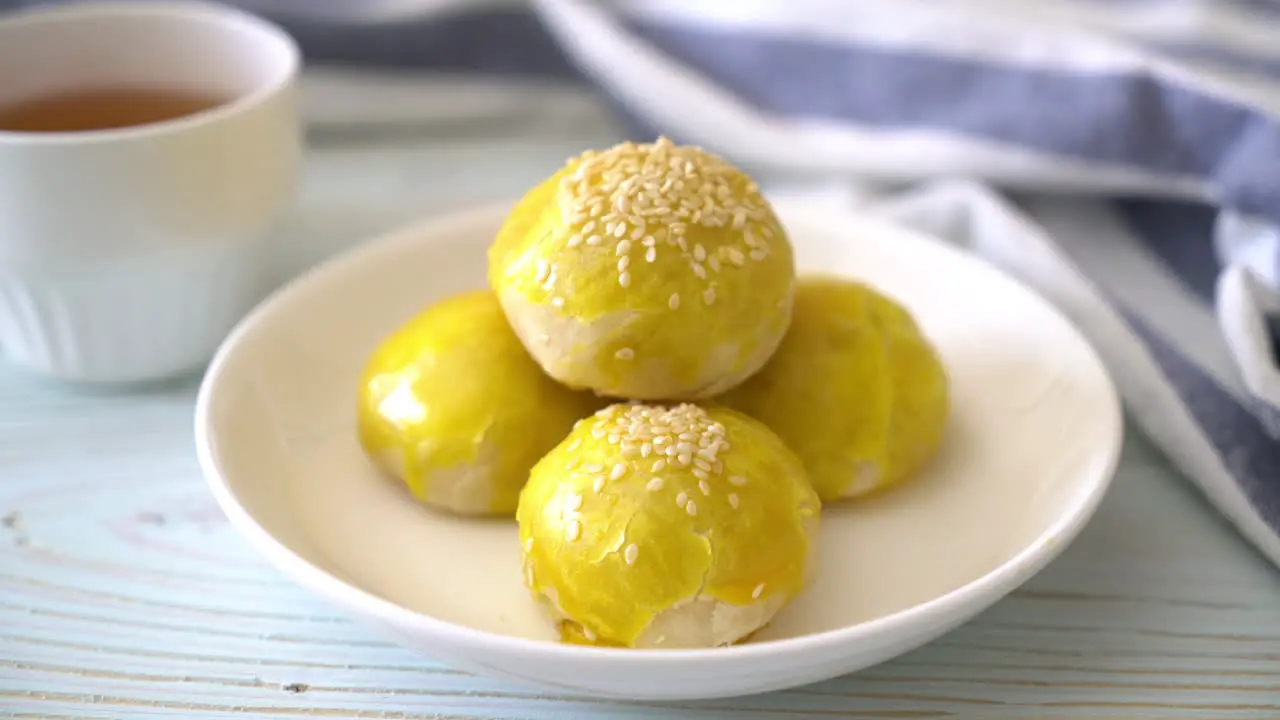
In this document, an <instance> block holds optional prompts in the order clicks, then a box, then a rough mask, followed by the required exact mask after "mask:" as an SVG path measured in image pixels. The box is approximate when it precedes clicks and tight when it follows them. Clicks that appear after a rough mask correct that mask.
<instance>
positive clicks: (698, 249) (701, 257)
mask: <svg viewBox="0 0 1280 720" xmlns="http://www.w3.org/2000/svg"><path fill="white" fill-rule="evenodd" d="M693 259H694V260H697V261H698V262H703V261H705V260H706V259H707V249H706V248H704V247H702V244H701V243H699V244H697V245H694V246H693Z"/></svg>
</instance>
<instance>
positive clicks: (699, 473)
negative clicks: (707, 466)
mask: <svg viewBox="0 0 1280 720" xmlns="http://www.w3.org/2000/svg"><path fill="white" fill-rule="evenodd" d="M693 476H694V477H696V478H698V479H699V480H706V479H707V478H709V477H711V475H710V474H708V473H707V471H706V470H703V469H702V468H694V469H693Z"/></svg>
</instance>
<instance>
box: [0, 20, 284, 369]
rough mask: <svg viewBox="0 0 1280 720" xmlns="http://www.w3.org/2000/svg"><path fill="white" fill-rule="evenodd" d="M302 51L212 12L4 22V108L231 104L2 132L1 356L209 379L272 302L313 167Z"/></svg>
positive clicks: (0, 86) (0, 73)
mask: <svg viewBox="0 0 1280 720" xmlns="http://www.w3.org/2000/svg"><path fill="white" fill-rule="evenodd" d="M300 64H301V62H300V57H299V52H298V49H297V46H296V45H295V43H294V42H293V40H292V39H291V38H290V37H289V36H288V35H287V34H286V33H285V32H283V31H282V30H281V29H279V28H278V27H276V26H275V25H273V24H271V23H269V22H267V21H265V20H262V19H259V18H257V17H255V16H253V15H250V14H248V13H245V12H242V11H239V10H235V9H232V8H229V7H224V6H220V5H216V4H210V3H204V2H167V1H161V2H156V1H151V2H131V3H116V2H105V3H103V2H94V3H84V4H74V5H64V6H59V7H57V8H55V9H46V10H38V11H29V12H21V13H17V14H14V15H7V16H0V108H3V107H5V106H7V105H9V104H10V103H14V104H17V103H22V102H25V101H30V100H31V99H35V98H40V97H43V96H46V95H49V94H57V93H62V92H67V91H83V90H108V89H126V90H129V89H132V90H139V89H146V90H173V91H181V92H184V93H198V94H203V95H208V96H213V97H217V98H219V99H221V100H222V104H220V105H216V106H214V107H212V108H210V109H207V110H204V111H200V112H196V113H194V114H190V115H187V116H184V117H181V118H178V119H174V120H169V121H163V122H158V123H153V124H146V125H134V126H130V127H123V128H118V129H107V130H91V131H84V132H6V131H4V130H2V129H0V348H2V349H3V351H4V354H5V355H7V356H8V357H9V359H11V360H12V361H14V362H16V363H18V364H19V365H23V366H26V367H28V368H31V369H33V370H36V371H38V372H41V373H43V374H46V375H50V376H54V377H58V378H63V379H67V380H74V381H85V382H104V383H130V382H139V381H148V380H157V379H162V378H166V377H172V376H177V375H182V374H185V373H187V372H191V371H194V370H197V369H199V368H200V367H201V366H202V365H203V364H204V363H205V362H207V361H208V359H209V358H210V357H211V356H212V355H213V352H214V350H215V349H216V348H217V345H218V344H219V343H220V342H221V341H222V339H223V338H224V337H225V335H226V334H227V333H228V332H229V331H230V329H231V328H232V327H233V325H234V324H235V323H236V322H237V321H238V320H239V319H240V318H241V317H242V316H243V315H244V314H245V313H246V312H247V311H248V310H249V309H250V308H251V307H252V306H253V305H254V304H256V303H257V302H258V301H259V300H261V299H262V297H263V296H264V295H265V293H266V292H267V291H268V290H269V284H270V282H271V277H270V273H271V264H270V257H269V233H270V230H271V229H272V228H273V226H274V225H275V224H276V222H277V221H278V220H279V219H280V217H281V216H282V214H283V211H284V210H285V209H287V208H288V207H289V205H290V204H291V202H292V198H293V194H294V190H295V186H296V182H297V176H298V173H299V165H300V159H301V155H302V132H301V123H300V118H299V110H298V99H297V89H296V86H297V75H298V71H299V66H300Z"/></svg>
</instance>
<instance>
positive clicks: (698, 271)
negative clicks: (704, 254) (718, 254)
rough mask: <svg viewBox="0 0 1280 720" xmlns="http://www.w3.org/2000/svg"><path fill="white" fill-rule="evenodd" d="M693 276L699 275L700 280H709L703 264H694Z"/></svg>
mask: <svg viewBox="0 0 1280 720" xmlns="http://www.w3.org/2000/svg"><path fill="white" fill-rule="evenodd" d="M693 274H694V275H697V276H698V279H699V280H706V279H707V269H706V268H704V267H702V263H697V262H695V263H694V264H693Z"/></svg>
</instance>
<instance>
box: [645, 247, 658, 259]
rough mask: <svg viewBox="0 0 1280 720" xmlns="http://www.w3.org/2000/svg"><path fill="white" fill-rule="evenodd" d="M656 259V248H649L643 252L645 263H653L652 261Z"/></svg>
mask: <svg viewBox="0 0 1280 720" xmlns="http://www.w3.org/2000/svg"><path fill="white" fill-rule="evenodd" d="M657 259H658V250H657V248H649V249H648V250H645V251H644V261H645V262H653V261H654V260H657Z"/></svg>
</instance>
